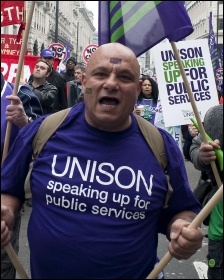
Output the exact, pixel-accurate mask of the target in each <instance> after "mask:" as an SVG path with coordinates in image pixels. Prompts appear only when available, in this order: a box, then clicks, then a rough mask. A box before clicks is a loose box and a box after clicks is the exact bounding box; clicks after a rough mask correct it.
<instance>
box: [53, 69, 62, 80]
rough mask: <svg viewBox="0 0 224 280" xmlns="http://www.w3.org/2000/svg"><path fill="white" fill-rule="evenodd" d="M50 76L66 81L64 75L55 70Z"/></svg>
mask: <svg viewBox="0 0 224 280" xmlns="http://www.w3.org/2000/svg"><path fill="white" fill-rule="evenodd" d="M50 76H54V77H57V78H59V79H62V80H65V78H64V76H63V74H60V73H59V72H57V71H56V70H55V69H53V70H52V71H51V74H50Z"/></svg>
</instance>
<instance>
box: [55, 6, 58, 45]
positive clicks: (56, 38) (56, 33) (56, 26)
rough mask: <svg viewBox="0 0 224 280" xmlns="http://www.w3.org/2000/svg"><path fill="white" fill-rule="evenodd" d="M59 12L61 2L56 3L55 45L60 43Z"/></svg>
mask: <svg viewBox="0 0 224 280" xmlns="http://www.w3.org/2000/svg"><path fill="white" fill-rule="evenodd" d="M58 12H59V1H56V13H55V43H57V42H58V14H59V13H58Z"/></svg>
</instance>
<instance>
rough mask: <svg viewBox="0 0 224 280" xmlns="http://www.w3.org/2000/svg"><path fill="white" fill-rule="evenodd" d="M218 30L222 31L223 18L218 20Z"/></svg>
mask: <svg viewBox="0 0 224 280" xmlns="http://www.w3.org/2000/svg"><path fill="white" fill-rule="evenodd" d="M218 30H223V18H219V19H218Z"/></svg>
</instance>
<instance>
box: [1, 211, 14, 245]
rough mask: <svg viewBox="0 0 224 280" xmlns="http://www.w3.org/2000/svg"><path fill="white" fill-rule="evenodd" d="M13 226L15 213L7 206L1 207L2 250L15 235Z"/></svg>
mask: <svg viewBox="0 0 224 280" xmlns="http://www.w3.org/2000/svg"><path fill="white" fill-rule="evenodd" d="M6 221H7V222H6ZM13 226H14V215H13V213H12V212H11V211H10V210H9V209H8V208H7V207H6V206H1V248H3V247H5V246H6V245H7V244H8V243H9V242H10V240H11V238H12V235H13V231H12V230H13Z"/></svg>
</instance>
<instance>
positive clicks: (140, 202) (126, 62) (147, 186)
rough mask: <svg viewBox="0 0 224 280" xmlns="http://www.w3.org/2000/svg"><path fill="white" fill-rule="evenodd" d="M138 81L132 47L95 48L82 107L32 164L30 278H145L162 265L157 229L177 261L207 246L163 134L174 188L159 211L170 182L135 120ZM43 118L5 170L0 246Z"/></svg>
mask: <svg viewBox="0 0 224 280" xmlns="http://www.w3.org/2000/svg"><path fill="white" fill-rule="evenodd" d="M139 75H140V67H139V63H138V60H137V58H136V56H135V54H134V53H133V52H132V51H131V50H130V49H129V48H127V47H125V46H124V45H121V44H119V43H110V44H105V45H102V46H100V47H99V48H97V50H96V51H95V52H94V53H93V54H92V55H91V57H90V59H89V61H88V65H87V69H86V73H85V74H83V78H82V86H83V93H84V102H81V103H79V104H77V105H76V106H73V107H72V108H71V111H70V113H69V115H68V117H67V119H66V120H65V121H64V122H63V123H62V124H61V125H60V127H59V128H58V129H57V131H56V133H54V135H53V136H52V137H51V138H50V139H49V141H48V142H47V143H46V145H45V146H44V148H43V150H42V151H41V154H40V156H38V157H37V158H36V160H35V163H34V166H33V170H32V173H31V178H30V184H31V192H32V197H33V209H32V215H31V217H30V220H29V224H28V240H29V247H30V264H31V275H32V278H33V279H37V278H38V279H46V278H52V279H53V278H63V279H84V278H85V279H94V278H95V279H108V278H110V279H119V278H124V279H137V278H139V279H143V278H146V276H147V275H148V274H149V273H150V272H151V271H152V269H153V268H154V265H155V264H156V262H157V261H158V259H157V245H158V233H162V234H164V235H167V238H168V239H169V240H170V243H169V245H168V249H169V252H170V253H171V255H172V256H173V257H176V258H177V259H187V258H189V257H190V256H192V255H193V254H194V253H195V252H196V251H197V250H198V249H199V248H200V247H201V245H202V240H203V237H204V235H203V233H202V231H201V229H200V228H198V229H188V228H187V226H188V225H189V224H190V222H191V221H192V220H193V219H194V217H195V216H196V214H197V213H198V212H199V211H200V209H201V208H200V204H199V203H198V201H197V200H196V198H195V197H194V195H193V193H192V191H191V189H190V186H189V183H188V180H187V173H186V169H185V166H184V162H183V159H182V156H181V153H180V150H179V148H178V146H177V145H176V142H175V141H174V139H173V138H172V136H170V134H169V133H168V132H166V131H164V130H162V129H160V133H161V135H162V137H163V139H164V144H165V147H166V152H167V157H168V167H167V169H168V173H169V175H170V182H171V184H172V187H173V189H174V191H173V193H172V196H171V199H170V203H169V206H168V207H167V208H163V204H164V200H165V196H166V193H167V188H168V187H167V179H166V176H165V173H164V171H163V169H162V168H161V166H160V164H159V163H158V162H157V161H156V159H155V156H154V155H153V152H152V151H151V149H150V148H149V146H148V145H147V143H146V141H145V138H144V137H143V135H142V134H141V132H140V130H139V127H138V124H137V121H136V118H135V116H134V114H133V108H134V105H135V103H136V100H137V97H138V94H139V92H140V88H141V83H142V82H141V81H139ZM44 118H45V117H42V118H41V119H39V120H37V121H35V122H33V123H32V124H30V125H29V126H27V127H26V128H24V129H23V130H22V131H21V132H20V135H19V137H18V138H17V140H16V143H15V145H14V146H13V148H12V149H11V150H10V153H9V154H8V157H7V159H6V160H5V162H4V164H3V167H2V189H1V190H2V222H1V232H2V234H1V244H2V246H5V245H6V244H7V243H8V242H9V240H10V238H11V229H12V224H13V221H14V215H16V213H17V212H18V211H19V209H20V207H21V204H22V203H23V201H24V189H23V185H24V181H25V178H26V175H27V171H28V168H29V163H30V161H31V156H32V141H33V138H34V136H35V134H36V132H37V129H38V127H39V126H40V124H41V122H42V121H43V119H44ZM18 147H19V148H18ZM18 159H20V164H19V165H18ZM15 178H16V179H17V180H15Z"/></svg>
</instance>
